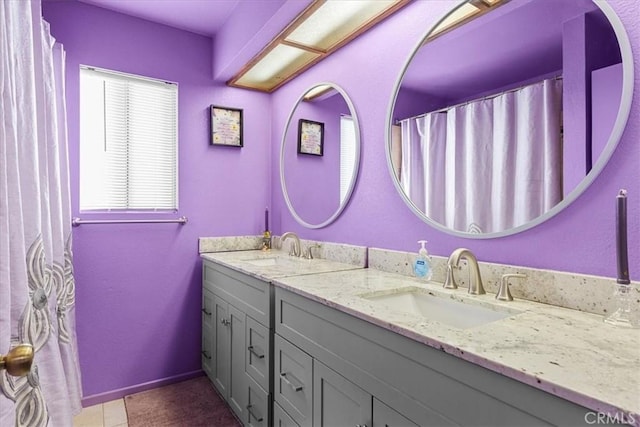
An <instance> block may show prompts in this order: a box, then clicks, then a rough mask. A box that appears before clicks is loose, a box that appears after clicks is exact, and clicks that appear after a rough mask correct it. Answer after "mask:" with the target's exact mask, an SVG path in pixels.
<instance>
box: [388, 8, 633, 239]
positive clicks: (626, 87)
mask: <svg viewBox="0 0 640 427" xmlns="http://www.w3.org/2000/svg"><path fill="white" fill-rule="evenodd" d="M592 1H593V3H594V4H595V5H596V6H598V7H599V8H600V10H601V11H602V13H603V14H604V15H605V16H606V17H607V19H608V20H609V23H610V24H611V27H612V28H613V31H614V33H615V35H616V37H617V38H618V45H619V46H620V54H621V57H622V93H621V97H620V107H619V108H618V114H617V116H616V121H615V122H614V124H613V128H612V129H611V133H610V135H609V139H608V140H607V143H606V145H605V146H604V149H603V150H602V153H601V154H600V157H599V158H598V160H597V161H596V162H595V163H594V164H593V166H592V168H591V171H589V173H588V174H587V175H585V177H584V178H583V179H582V181H580V183H579V184H578V185H577V186H576V187H575V188H574V189H573V190H572V191H571V192H570V193H569V194H567V196H566V197H565V198H564V199H563V200H562V201H561V202H560V203H558V204H557V205H555V206H554V207H553V208H551V209H549V210H548V211H547V212H545V213H543V214H542V215H540V216H538V217H536V218H534V219H533V220H531V221H529V222H527V223H526V224H522V225H519V226H517V227H513V228H509V229H507V230H503V231H499V232H493V233H484V234H475V233H469V232H465V231H459V230H454V229H451V228H448V227H445V226H444V225H442V224H440V223H439V222H436V221H434V220H432V219H431V218H429V217H428V216H426V214H425V213H424V212H422V211H421V210H420V209H419V208H418V207H417V206H416V205H415V204H414V203H413V202H412V201H411V199H410V198H409V197H408V196H407V195H406V194H405V192H404V190H403V189H402V187H401V185H400V182H399V180H398V179H396V175H395V171H394V169H393V164H392V161H391V130H392V126H393V111H394V109H395V104H396V101H397V98H398V93H399V92H400V86H401V85H402V80H403V79H404V76H405V74H406V72H407V69H408V68H409V66H410V65H411V61H412V60H413V58H414V56H416V54H417V53H418V51H419V50H420V48H421V47H422V45H423V42H424V40H425V39H426V38H427V37H428V36H429V34H431V32H432V31H433V30H434V29H435V28H437V27H438V25H440V23H441V22H443V21H444V20H445V19H446V18H447V17H448V16H449V15H450V14H451V13H453V12H454V11H455V10H457V9H458V8H459V7H461V6H462V5H463V4H466V3H468V0H463V1H461V2H458V3H457V4H456V5H455V7H454V8H452V9H451V10H449V11H448V12H447V13H446V14H445V15H444V16H442V17H441V18H440V19H439V20H438V21H436V22H435V24H434V25H433V26H432V27H431V28H429V30H428V31H427V32H426V33H425V34H424V36H423V37H422V38H421V39H420V40H418V43H417V45H416V46H415V47H414V48H413V49H412V50H411V54H410V55H409V58H408V59H407V61H406V62H405V63H404V65H403V67H402V69H401V73H400V75H399V76H398V79H397V80H396V83H395V86H394V89H393V93H392V95H391V101H390V102H389V107H388V108H387V123H386V128H387V129H386V135H385V152H386V156H387V168H388V170H389V176H390V177H391V180H392V181H393V185H394V186H395V188H396V190H397V191H398V193H399V194H400V196H401V197H402V200H403V201H404V202H405V203H406V205H407V206H408V207H409V208H410V209H411V210H412V211H413V213H414V214H416V215H417V216H418V218H420V219H421V220H422V221H424V222H425V223H427V224H429V225H431V226H433V227H434V228H436V229H438V230H440V231H443V232H445V233H447V234H450V235H453V236H457V237H465V238H468V239H494V238H498V237H505V236H510V235H513V234H517V233H520V232H523V231H525V230H528V229H530V228H533V227H535V226H537V225H539V224H542V223H543V222H545V221H547V220H548V219H550V218H552V217H554V216H555V215H557V214H558V213H560V212H561V211H563V210H564V209H565V208H566V207H567V206H569V205H570V204H571V203H573V202H574V201H575V200H576V199H577V198H578V197H579V196H580V195H582V193H584V192H585V190H586V189H587V188H589V186H590V185H591V184H592V183H593V181H595V179H596V178H597V177H598V175H600V173H601V172H602V170H603V169H604V167H605V166H606V165H607V163H608V162H609V159H610V158H611V156H612V155H613V152H614V151H615V149H616V147H617V146H618V142H619V141H620V138H621V137H622V134H623V132H624V130H625V127H626V125H627V120H628V119H629V113H630V111H631V103H632V101H633V83H634V82H633V79H634V74H633V73H634V66H633V53H632V50H631V43H630V42H629V36H628V34H627V32H626V30H625V28H624V25H623V24H622V21H620V18H619V17H618V15H617V14H616V12H615V11H614V10H613V8H612V7H611V6H610V5H609V4H608V3H607V2H606V0H592Z"/></svg>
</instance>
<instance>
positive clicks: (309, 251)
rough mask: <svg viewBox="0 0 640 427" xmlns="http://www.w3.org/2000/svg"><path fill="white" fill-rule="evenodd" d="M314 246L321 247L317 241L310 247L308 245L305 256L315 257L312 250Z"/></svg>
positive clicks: (308, 257)
mask: <svg viewBox="0 0 640 427" xmlns="http://www.w3.org/2000/svg"><path fill="white" fill-rule="evenodd" d="M313 248H316V249H320V245H319V244H317V243H314V244H313V245H310V246H309V247H307V250H306V251H305V254H304V258H306V259H313V252H312V251H311V249H313Z"/></svg>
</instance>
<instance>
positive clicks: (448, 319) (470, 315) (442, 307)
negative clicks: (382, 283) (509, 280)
mask: <svg viewBox="0 0 640 427" xmlns="http://www.w3.org/2000/svg"><path fill="white" fill-rule="evenodd" d="M361 297H362V298H364V299H366V300H368V301H372V302H375V303H376V304H379V305H381V306H384V307H385V308H387V309H389V310H391V311H394V312H399V313H410V314H414V315H417V316H420V317H424V318H425V319H428V320H435V321H437V322H441V323H444V324H447V325H449V326H453V327H454V328H458V329H468V328H473V327H476V326H481V325H485V324H487V323H491V322H494V321H496V320H500V319H504V318H507V317H510V316H513V315H516V314H519V313H521V311H518V310H512V309H509V308H505V307H498V306H493V305H488V304H486V305H478V304H474V303H472V302H463V301H460V300H457V299H453V298H451V297H448V296H447V295H442V296H439V295H436V294H435V293H433V292H430V291H428V290H425V289H418V288H410V289H408V290H403V291H399V292H393V293H388V294H384V295H371V296H364V295H363V296H361Z"/></svg>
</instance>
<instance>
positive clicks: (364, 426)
mask: <svg viewBox="0 0 640 427" xmlns="http://www.w3.org/2000/svg"><path fill="white" fill-rule="evenodd" d="M356 427H367V425H366V424H356Z"/></svg>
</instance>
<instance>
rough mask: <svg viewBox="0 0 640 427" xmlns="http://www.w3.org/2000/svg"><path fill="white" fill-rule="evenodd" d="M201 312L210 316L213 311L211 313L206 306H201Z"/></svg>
mask: <svg viewBox="0 0 640 427" xmlns="http://www.w3.org/2000/svg"><path fill="white" fill-rule="evenodd" d="M202 312H203V313H204V314H206V315H207V316H211V315H212V314H213V313H211V312H210V311H207V309H206V308H203V309H202Z"/></svg>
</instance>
